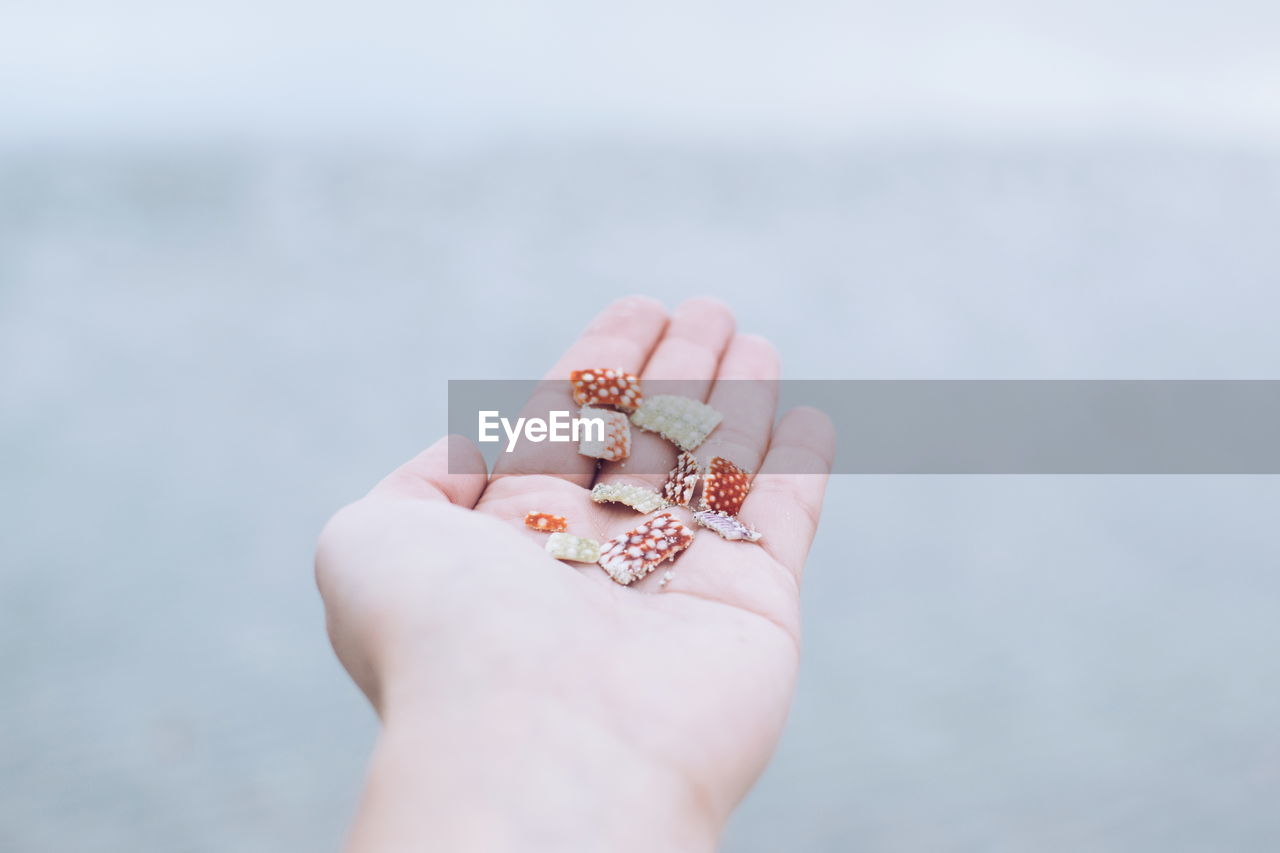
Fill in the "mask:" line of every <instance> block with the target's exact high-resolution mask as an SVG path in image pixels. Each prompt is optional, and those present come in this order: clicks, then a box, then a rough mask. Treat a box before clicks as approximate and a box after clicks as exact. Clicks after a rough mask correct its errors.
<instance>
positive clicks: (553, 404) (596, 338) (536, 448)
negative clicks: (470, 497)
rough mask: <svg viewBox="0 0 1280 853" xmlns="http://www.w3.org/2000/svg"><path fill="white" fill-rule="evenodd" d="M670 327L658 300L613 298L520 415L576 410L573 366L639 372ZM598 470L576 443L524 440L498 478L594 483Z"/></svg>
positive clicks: (497, 468)
mask: <svg viewBox="0 0 1280 853" xmlns="http://www.w3.org/2000/svg"><path fill="white" fill-rule="evenodd" d="M666 325H667V311H666V309H665V308H663V307H662V304H661V303H659V302H657V301H655V300H653V299H649V298H648V297H644V296H628V297H625V298H623V299H619V300H618V301H616V302H614V303H613V304H612V305H610V306H609V307H608V308H605V309H604V311H602V312H601V313H600V314H599V316H597V317H596V318H595V319H594V320H592V321H591V323H590V324H589V325H588V326H587V328H586V330H585V331H584V332H583V333H582V336H581V337H579V338H578V340H577V342H575V343H574V344H573V346H571V347H569V350H568V352H566V353H565V354H564V355H563V356H562V357H561V358H560V360H559V361H557V362H556V363H555V366H553V367H552V368H551V369H550V370H549V371H547V374H546V376H545V377H544V381H543V382H542V383H540V384H539V386H538V389H537V390H536V391H535V392H534V394H533V397H531V398H530V400H529V402H528V403H527V404H526V405H525V407H524V409H523V410H521V412H520V414H521V416H523V417H537V418H546V417H547V416H548V414H549V413H550V412H552V411H575V410H576V409H577V408H578V407H577V406H576V405H575V404H574V402H573V393H572V391H571V390H570V388H569V371H571V370H579V369H583V368H588V367H620V368H622V369H623V370H625V371H627V372H628V373H635V374H639V373H640V372H641V371H642V370H643V369H644V366H645V363H646V362H648V360H649V353H650V352H652V351H653V348H654V346H655V345H656V344H657V343H658V341H659V339H660V338H661V337H662V331H663V329H664V328H666ZM595 471H596V460H594V459H591V458H589V457H586V456H583V455H581V454H580V453H578V446H577V444H575V443H573V442H554V441H545V442H530V441H523V442H519V443H517V444H516V449H515V450H513V451H512V452H511V453H504V454H502V456H501V458H500V459H499V460H498V463H497V464H496V465H494V469H493V476H494V478H499V477H508V476H512V475H519V474H548V475H550V476H553V477H559V478H561V479H564V480H568V481H570V482H573V483H576V484H578V485H580V486H589V485H591V481H592V479H593V478H594V476H595Z"/></svg>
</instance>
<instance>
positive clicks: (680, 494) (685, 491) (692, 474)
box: [660, 452, 698, 506]
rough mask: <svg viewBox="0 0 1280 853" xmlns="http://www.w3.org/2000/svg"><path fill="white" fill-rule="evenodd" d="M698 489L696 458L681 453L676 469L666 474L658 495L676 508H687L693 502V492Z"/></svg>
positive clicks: (690, 454) (686, 453)
mask: <svg viewBox="0 0 1280 853" xmlns="http://www.w3.org/2000/svg"><path fill="white" fill-rule="evenodd" d="M697 487H698V457H696V456H694V455H693V454H692V453H688V452H682V453H681V454H680V456H679V458H678V459H676V467H674V468H672V469H671V473H669V474H667V479H666V482H664V483H663V484H662V489H661V490H660V494H661V495H662V499H663V500H665V501H666V502H667V503H669V504H674V505H676V506H688V505H689V502H690V501H691V500H693V490H694V489H696V488H697Z"/></svg>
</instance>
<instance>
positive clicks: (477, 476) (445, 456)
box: [371, 435, 488, 509]
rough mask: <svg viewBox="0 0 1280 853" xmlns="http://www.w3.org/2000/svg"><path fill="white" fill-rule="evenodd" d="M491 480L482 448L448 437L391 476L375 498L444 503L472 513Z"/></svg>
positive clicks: (463, 437) (376, 489)
mask: <svg viewBox="0 0 1280 853" xmlns="http://www.w3.org/2000/svg"><path fill="white" fill-rule="evenodd" d="M487 479H488V469H487V468H486V467H485V464H484V457H483V456H481V455H480V450H479V448H477V447H476V446H475V445H474V444H472V443H471V440H470V439H468V438H466V437H465V436H461V435H447V436H445V437H444V438H442V439H440V440H439V441H437V442H436V443H435V444H433V445H431V446H430V447H428V448H427V449H426V450H424V451H422V452H421V453H419V454H418V455H417V456H415V457H414V458H412V459H410V460H409V461H408V462H406V463H404V464H403V465H401V466H400V467H399V468H397V469H396V470H394V471H392V472H391V473H390V474H388V475H387V476H386V477H385V478H384V479H383V480H382V482H380V483H378V485H376V486H374V487H373V491H372V492H371V494H378V495H394V496H396V497H406V498H418V499H421V500H444V501H448V502H449V503H451V504H457V505H458V506H461V507H466V508H467V509H472V508H473V507H475V505H476V501H478V500H479V499H480V495H481V493H482V492H484V487H485V482H486V480H487Z"/></svg>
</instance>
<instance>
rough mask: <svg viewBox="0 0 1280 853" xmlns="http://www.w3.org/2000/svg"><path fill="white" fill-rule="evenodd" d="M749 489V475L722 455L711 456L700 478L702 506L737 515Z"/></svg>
mask: <svg viewBox="0 0 1280 853" xmlns="http://www.w3.org/2000/svg"><path fill="white" fill-rule="evenodd" d="M750 490H751V475H750V474H749V473H748V472H747V471H744V470H743V469H741V468H739V467H738V466H737V465H734V464H733V463H732V462H730V461H729V460H728V459H725V458H724V457H723V456H716V457H713V458H712V460H711V462H710V463H708V464H707V473H706V474H704V475H703V478H702V508H703V509H709V510H714V511H715V512H722V513H724V514H725V515H737V514H738V510H740V509H742V502H743V501H744V500H746V498H747V492H749V491H750Z"/></svg>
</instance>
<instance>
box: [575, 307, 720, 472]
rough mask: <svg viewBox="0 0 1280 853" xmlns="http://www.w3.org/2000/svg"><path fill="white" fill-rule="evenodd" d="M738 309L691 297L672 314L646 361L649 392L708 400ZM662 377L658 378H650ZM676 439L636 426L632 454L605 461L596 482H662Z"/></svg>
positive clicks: (633, 431)
mask: <svg viewBox="0 0 1280 853" xmlns="http://www.w3.org/2000/svg"><path fill="white" fill-rule="evenodd" d="M733 328H734V320H733V312H732V311H730V310H729V308H728V306H726V305H725V304H724V303H722V302H719V301H717V300H714V299H690V300H689V301H687V302H684V303H682V304H681V305H680V306H679V307H678V308H676V310H675V312H674V313H673V315H672V317H671V322H670V323H669V324H668V325H667V331H666V334H665V335H663V337H662V340H661V341H659V342H658V345H657V347H656V348H655V349H654V351H653V355H651V356H650V357H649V363H648V364H646V365H645V368H644V373H643V375H642V376H641V379H642V380H643V382H644V383H645V386H644V392H645V393H646V394H650V393H657V394H678V395H681V396H685V397H692V398H693V399H695V400H702V401H705V400H706V399H707V396H708V394H709V393H710V391H711V386H712V383H713V382H714V380H715V375H716V370H717V369H718V367H719V364H720V358H721V356H722V355H723V354H724V351H725V348H726V347H727V346H728V345H729V341H730V340H731V339H732V338H733ZM649 383H657V384H649ZM677 453H678V451H677V450H676V447H675V445H673V444H672V443H671V442H670V441H667V440H666V439H665V438H663V437H662V436H660V435H656V434H654V433H651V432H645V431H644V430H640V429H633V430H632V431H631V455H630V456H629V457H628V458H627V459H626V460H625V461H623V462H608V463H605V464H604V465H602V466H601V468H600V474H599V476H598V477H597V478H596V480H597V482H602V483H609V482H628V483H642V484H645V485H648V486H652V487H654V488H657V487H658V486H660V485H662V481H663V479H665V478H666V475H667V472H668V471H669V470H671V467H672V466H673V465H675V461H676V455H677Z"/></svg>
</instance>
